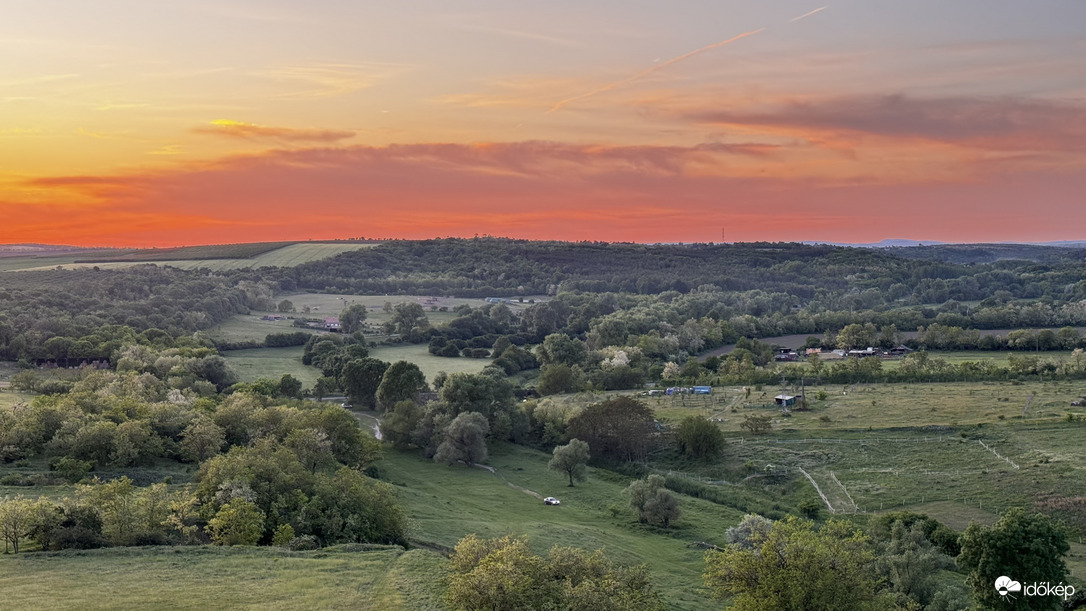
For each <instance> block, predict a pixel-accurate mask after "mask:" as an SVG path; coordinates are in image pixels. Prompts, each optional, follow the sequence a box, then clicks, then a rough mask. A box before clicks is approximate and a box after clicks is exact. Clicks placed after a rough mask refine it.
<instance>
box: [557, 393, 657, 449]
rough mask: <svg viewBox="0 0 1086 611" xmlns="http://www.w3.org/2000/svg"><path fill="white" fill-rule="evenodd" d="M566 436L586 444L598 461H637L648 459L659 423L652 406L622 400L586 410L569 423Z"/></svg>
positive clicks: (617, 398) (614, 400)
mask: <svg viewBox="0 0 1086 611" xmlns="http://www.w3.org/2000/svg"><path fill="white" fill-rule="evenodd" d="M566 433H567V434H568V435H569V436H570V437H571V438H572V437H576V438H577V439H580V440H582V441H584V442H586V443H587V444H588V445H589V446H590V447H591V448H592V456H593V457H594V458H595V459H597V460H610V461H635V460H642V459H644V458H645V456H646V455H647V453H648V450H649V446H650V445H652V441H653V438H654V437H655V435H656V423H655V422H654V419H653V414H652V409H651V408H649V406H647V405H645V404H644V403H642V402H640V401H638V400H637V399H633V398H631V397H626V396H620V397H615V398H613V399H608V400H606V401H602V402H600V403H595V404H592V405H589V406H588V407H586V408H585V409H584V411H582V412H581V413H580V414H578V415H577V416H574V417H573V418H571V419H570V420H569V426H568V427H567V428H566Z"/></svg>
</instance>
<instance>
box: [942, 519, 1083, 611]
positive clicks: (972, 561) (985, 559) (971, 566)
mask: <svg viewBox="0 0 1086 611" xmlns="http://www.w3.org/2000/svg"><path fill="white" fill-rule="evenodd" d="M960 542H961V546H962V553H961V554H960V555H959V556H958V565H959V566H961V567H962V568H964V569H967V570H969V577H968V578H967V579H966V583H967V584H968V585H969V587H970V588H971V589H972V591H973V597H974V598H975V599H976V600H977V602H979V603H980V604H981V605H983V606H984V607H986V608H989V609H1015V610H1018V609H1023V610H1024V609H1032V610H1037V609H1062V608H1063V601H1062V600H1061V599H1060V598H1059V597H1058V596H1029V597H1027V596H1023V595H1021V593H1019V595H1017V596H1016V597H1015V598H1013V599H1012V600H1003V599H1002V597H1001V596H1000V595H999V593H998V592H997V591H996V589H995V587H994V585H995V580H996V579H997V578H999V577H1002V576H1007V577H1010V578H1011V579H1013V580H1014V581H1017V582H1019V583H1021V584H1022V585H1025V584H1027V583H1034V582H1045V581H1047V582H1048V583H1050V584H1059V583H1064V582H1066V579H1067V565H1066V564H1065V563H1064V561H1063V557H1064V555H1065V554H1066V553H1067V552H1068V550H1069V549H1070V546H1069V545H1068V543H1067V535H1066V534H1065V533H1064V531H1063V529H1062V528H1060V526H1059V525H1058V524H1056V523H1055V522H1053V521H1052V519H1051V518H1049V517H1047V516H1044V515H1041V514H1035V513H1027V512H1026V511H1025V510H1024V509H1021V508H1017V507H1016V508H1012V509H1008V510H1007V511H1006V512H1005V513H1004V514H1003V516H1002V517H1001V518H999V521H998V522H996V523H995V526H991V527H988V526H981V525H980V524H977V523H976V522H973V523H972V524H970V525H969V527H968V528H966V529H965V532H964V533H962V536H961V539H960Z"/></svg>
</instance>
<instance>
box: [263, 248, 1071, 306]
mask: <svg viewBox="0 0 1086 611" xmlns="http://www.w3.org/2000/svg"><path fill="white" fill-rule="evenodd" d="M925 252H926V253H928V254H926V255H924V256H922V257H915V256H911V255H915V252H914V251H912V250H910V249H892V250H878V249H864V248H844V247H836V246H826V245H803V244H794V243H772V244H771V243H746V244H687V245H681V244H680V245H675V244H671V245H644V244H608V243H602V242H578V243H570V242H530V241H524V240H508V239H497V238H475V239H440V240H426V241H393V242H387V243H384V244H381V245H379V246H377V247H375V248H370V249H362V250H357V251H353V252H349V253H344V254H342V255H339V256H338V257H335V258H333V259H330V260H325V261H319V262H314V263H309V264H305V265H302V266H298V267H296V268H293V269H291V270H284V271H283V272H282V273H283V275H284V280H285V281H286V283H289V284H290V285H291V286H294V287H297V288H305V289H310V290H329V291H343V292H353V293H358V294H380V293H389V294H396V293H401V294H438V295H458V296H472V297H484V296H491V295H503V296H516V295H539V294H555V293H557V292H559V291H582V292H593V293H602V292H619V293H634V294H644V295H651V294H658V293H663V292H666V291H670V290H675V291H678V292H680V293H685V292H687V291H689V290H690V289H692V288H694V287H697V286H701V285H705V284H712V285H715V286H717V287H720V288H721V289H724V290H728V291H748V290H762V291H766V292H770V293H782V294H788V295H792V296H795V297H797V298H799V299H802V300H809V299H813V298H818V297H820V296H821V297H822V298H825V297H829V296H836V298H838V299H842V300H845V301H852V300H853V298H854V297H859V296H860V294H862V293H867V291H874V292H873V293H869V294H865V295H863V296H862V298H861V300H862V299H867V300H872V299H873V300H877V301H878V302H879V303H887V302H889V301H896V300H902V299H904V300H906V301H910V302H912V303H915V304H928V303H936V304H938V303H943V302H945V301H947V300H949V299H955V300H958V301H976V300H981V299H985V298H988V297H996V298H997V299H998V298H1001V296H1003V295H1005V296H1006V297H1007V298H1012V299H1037V298H1042V297H1043V298H1046V299H1062V300H1068V301H1075V300H1081V299H1083V298H1086V283H1083V279H1082V273H1081V261H1082V253H1081V251H1079V250H1073V249H1034V250H1030V249H1028V248H1026V249H1022V248H1018V249H1015V251H1014V252H1013V253H1010V254H1012V256H1013V255H1017V256H1020V257H1022V258H1021V259H1014V260H1006V259H1005V257H1003V254H1006V253H999V254H994V255H993V254H991V253H989V254H988V255H979V256H977V257H974V258H973V259H972V260H970V261H968V262H962V263H959V262H954V260H955V259H957V258H959V257H957V255H956V254H955V253H954V251H953V250H950V249H935V250H928V251H925ZM932 253H934V254H932ZM939 253H943V254H942V255H940V254H939ZM1001 257H1002V258H1001ZM1031 258H1032V259H1040V260H1041V261H1043V262H1035V261H1033V260H1030V259H1031Z"/></svg>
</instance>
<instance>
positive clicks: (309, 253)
mask: <svg viewBox="0 0 1086 611" xmlns="http://www.w3.org/2000/svg"><path fill="white" fill-rule="evenodd" d="M376 245H377V244H376V243H369V244H357V243H356V244H351V243H346V244H324V243H308V242H303V243H299V244H290V245H287V246H283V247H281V248H276V249H275V250H270V251H267V252H264V253H262V254H258V255H255V256H251V257H244V258H236V259H223V258H211V259H199V258H193V259H146V258H144V259H132V260H120V261H109V262H101V263H76V262H75V261H76V260H77V259H79V260H86V258H87V257H86V256H83V257H69V258H65V257H57V259H58V261H57V262H53V261H50V262H49V263H48V264H46V263H43V262H42V261H41V260H40V259H33V258H24V257H10V258H11V259H16V260H13V261H10V262H6V263H0V265H6V269H7V271H16V270H18V271H36V270H42V269H54V268H56V267H57V266H60V267H63V268H64V269H78V268H90V267H98V268H99V269H125V268H129V267H132V266H134V265H147V264H149V263H153V264H155V265H168V266H170V267H177V268H180V269H209V270H211V271H216V272H218V271H227V270H232V269H257V268H260V267H294V266H296V265H301V264H302V263H309V262H310V261H319V260H321V259H327V258H329V257H334V256H336V255H338V254H342V253H345V252H351V251H355V250H359V249H361V248H372V247H373V246H376ZM62 259H68V260H62ZM0 269H4V268H0Z"/></svg>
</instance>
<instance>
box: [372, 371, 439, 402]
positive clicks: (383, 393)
mask: <svg viewBox="0 0 1086 611" xmlns="http://www.w3.org/2000/svg"><path fill="white" fill-rule="evenodd" d="M426 389H427V386H426V376H425V375H423V373H422V370H421V369H419V366H418V365H416V364H414V363H409V362H407V361H396V362H395V363H393V364H392V365H390V366H389V368H388V369H386V370H385V373H384V375H383V376H382V377H381V384H380V385H379V386H378V387H377V405H378V406H380V407H381V409H384V410H388V409H391V408H392V406H393V405H395V404H396V403H397V402H399V401H403V400H405V399H412V400H413V399H416V398H417V397H418V395H419V393H420V392H423V391H424V390H426Z"/></svg>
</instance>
